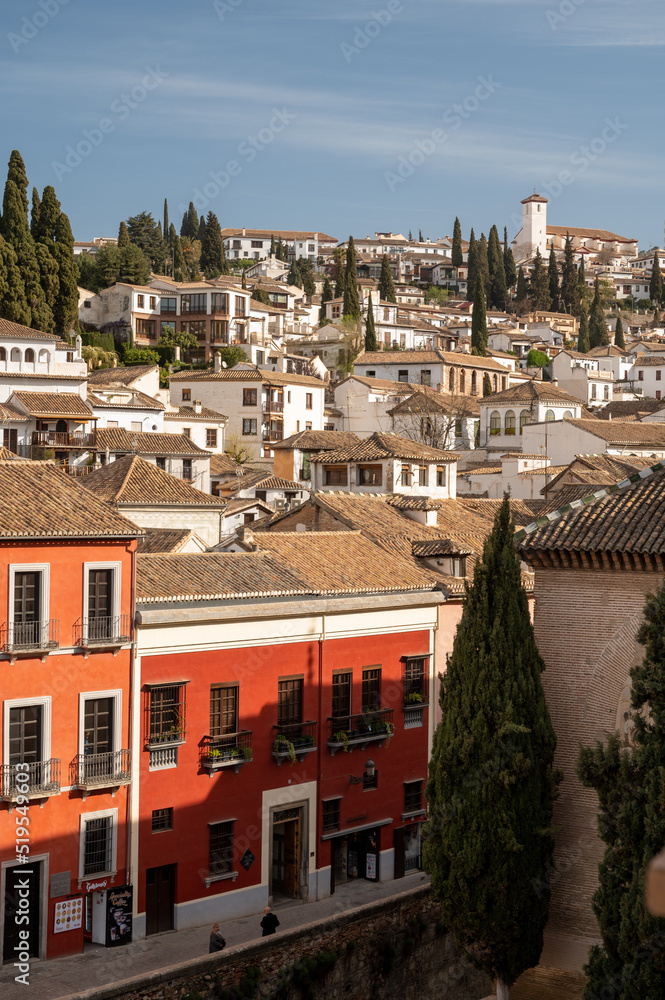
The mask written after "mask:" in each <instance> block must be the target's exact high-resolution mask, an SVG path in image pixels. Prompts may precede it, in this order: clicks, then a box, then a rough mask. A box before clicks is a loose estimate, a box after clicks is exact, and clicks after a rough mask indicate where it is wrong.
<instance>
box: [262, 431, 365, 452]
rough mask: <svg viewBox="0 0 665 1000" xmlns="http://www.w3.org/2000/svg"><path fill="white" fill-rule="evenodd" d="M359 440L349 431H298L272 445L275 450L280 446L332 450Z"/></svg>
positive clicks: (309, 449)
mask: <svg viewBox="0 0 665 1000" xmlns="http://www.w3.org/2000/svg"><path fill="white" fill-rule="evenodd" d="M359 441H360V438H359V437H358V435H357V434H353V433H352V432H351V431H299V432H298V433H297V434H291V436H290V437H287V438H285V439H284V440H283V441H278V442H277V444H274V445H273V446H272V447H273V449H274V450H275V451H278V450H280V449H282V448H297V449H298V451H328V450H329V451H332V450H333V449H334V448H342V447H347V446H349V445H352V444H357V443H358V442H359Z"/></svg>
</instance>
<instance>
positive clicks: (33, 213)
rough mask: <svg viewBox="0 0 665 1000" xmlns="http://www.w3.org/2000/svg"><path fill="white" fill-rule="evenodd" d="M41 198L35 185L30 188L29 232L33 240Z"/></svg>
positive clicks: (35, 235)
mask: <svg viewBox="0 0 665 1000" xmlns="http://www.w3.org/2000/svg"><path fill="white" fill-rule="evenodd" d="M41 204H42V203H41V199H40V197H39V191H38V190H37V188H36V187H33V189H32V207H31V209H30V234H31V236H32V238H33V240H36V239H37V233H38V226H39V211H40V209H41Z"/></svg>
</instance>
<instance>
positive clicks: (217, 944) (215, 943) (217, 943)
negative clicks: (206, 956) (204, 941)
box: [208, 924, 226, 953]
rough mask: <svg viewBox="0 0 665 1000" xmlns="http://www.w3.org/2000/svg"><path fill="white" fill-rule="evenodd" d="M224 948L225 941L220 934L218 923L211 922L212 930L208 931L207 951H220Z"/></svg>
mask: <svg viewBox="0 0 665 1000" xmlns="http://www.w3.org/2000/svg"><path fill="white" fill-rule="evenodd" d="M224 948H226V941H225V940H224V938H223V937H222V935H221V932H220V930H219V924H213V925H212V931H211V932H210V947H209V948H208V951H209V952H210V953H212V952H213V951H222V950H223V949H224Z"/></svg>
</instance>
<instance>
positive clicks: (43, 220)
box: [35, 184, 62, 247]
mask: <svg viewBox="0 0 665 1000" xmlns="http://www.w3.org/2000/svg"><path fill="white" fill-rule="evenodd" d="M61 212H62V208H61V206H60V202H59V201H58V199H57V197H56V193H55V190H54V188H52V187H51V185H50V184H49V185H48V186H47V187H45V188H44V190H43V192H42V200H41V203H40V206H39V218H38V221H37V224H36V225H35V239H36V240H37V241H38V242H39V243H43V244H44V245H45V246H48V247H52V246H53V244H54V243H55V233H56V229H57V228H58V219H59V218H60V214H61Z"/></svg>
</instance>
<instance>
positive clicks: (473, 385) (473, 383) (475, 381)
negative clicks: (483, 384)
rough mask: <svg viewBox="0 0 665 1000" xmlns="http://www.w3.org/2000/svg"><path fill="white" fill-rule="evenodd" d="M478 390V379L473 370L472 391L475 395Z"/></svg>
mask: <svg viewBox="0 0 665 1000" xmlns="http://www.w3.org/2000/svg"><path fill="white" fill-rule="evenodd" d="M477 391H478V380H477V376H476V373H475V372H471V393H472V394H473V395H474V396H475V395H476V393H477Z"/></svg>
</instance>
